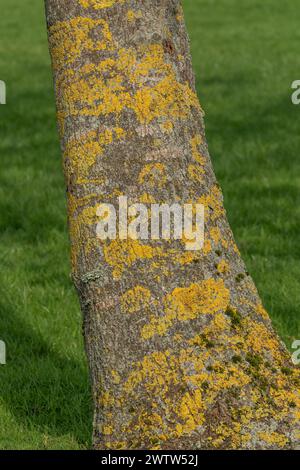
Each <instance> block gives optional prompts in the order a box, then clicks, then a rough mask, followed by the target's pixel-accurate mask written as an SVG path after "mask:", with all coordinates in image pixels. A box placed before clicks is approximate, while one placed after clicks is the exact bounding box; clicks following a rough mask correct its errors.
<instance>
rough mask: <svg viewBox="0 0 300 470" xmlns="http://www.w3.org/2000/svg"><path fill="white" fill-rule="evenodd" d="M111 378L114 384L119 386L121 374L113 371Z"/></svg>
mask: <svg viewBox="0 0 300 470" xmlns="http://www.w3.org/2000/svg"><path fill="white" fill-rule="evenodd" d="M111 376H112V380H113V383H114V384H119V383H120V382H121V377H120V374H119V373H118V372H117V371H116V370H112V371H111Z"/></svg>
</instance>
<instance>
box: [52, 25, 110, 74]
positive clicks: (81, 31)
mask: <svg viewBox="0 0 300 470" xmlns="http://www.w3.org/2000/svg"><path fill="white" fill-rule="evenodd" d="M93 32H94V33H95V34H94V36H95V38H94V39H93V35H92V33H93ZM100 32H101V34H99V33H100ZM111 39H112V38H111V33H110V30H109V27H108V24H107V22H106V21H104V20H102V19H99V20H95V19H92V18H84V17H77V18H72V19H70V20H67V21H59V22H57V23H55V24H54V25H53V26H50V28H49V42H50V47H51V55H52V62H53V67H54V69H55V70H57V69H63V68H65V67H66V65H70V64H72V63H74V62H75V61H76V59H78V58H79V57H80V56H81V54H82V53H83V52H85V51H86V52H99V51H101V50H104V49H110V48H111Z"/></svg>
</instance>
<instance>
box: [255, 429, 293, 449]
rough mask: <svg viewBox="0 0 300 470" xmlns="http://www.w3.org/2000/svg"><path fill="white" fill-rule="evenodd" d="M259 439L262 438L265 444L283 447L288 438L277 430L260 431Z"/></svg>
mask: <svg viewBox="0 0 300 470" xmlns="http://www.w3.org/2000/svg"><path fill="white" fill-rule="evenodd" d="M258 436H259V438H260V439H262V440H263V441H264V442H266V443H267V444H271V445H272V444H273V445H274V448H276V447H284V446H285V445H286V444H287V442H288V439H287V437H286V436H285V435H284V434H280V433H278V432H271V433H270V432H260V433H258Z"/></svg>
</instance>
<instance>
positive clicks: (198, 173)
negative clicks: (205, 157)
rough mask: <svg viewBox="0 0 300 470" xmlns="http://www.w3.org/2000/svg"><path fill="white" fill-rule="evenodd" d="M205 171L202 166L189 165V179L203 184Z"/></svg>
mask: <svg viewBox="0 0 300 470" xmlns="http://www.w3.org/2000/svg"><path fill="white" fill-rule="evenodd" d="M204 173H205V172H204V169H203V168H202V167H201V166H200V165H192V164H191V165H189V166H188V174H189V177H190V178H191V179H192V180H193V181H195V182H196V183H203V175H204Z"/></svg>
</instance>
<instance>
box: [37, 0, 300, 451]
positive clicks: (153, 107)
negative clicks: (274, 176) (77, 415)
mask: <svg viewBox="0 0 300 470" xmlns="http://www.w3.org/2000/svg"><path fill="white" fill-rule="evenodd" d="M45 3H46V15H47V24H48V35H49V48H50V53H51V57H52V65H53V74H54V82H55V90H56V105H57V117H58V123H59V131H60V138H61V146H62V152H63V161H64V171H65V179H66V186H67V196H68V220H69V230H70V239H71V252H72V269H73V278H74V283H75V285H76V288H77V291H78V294H79V298H80V303H81V308H82V312H83V317H84V336H85V344H86V351H87V357H88V361H89V366H90V373H91V379H92V390H93V397H94V404H95V414H94V447H95V448H96V449H272V448H275V449H276V448H281V449H290V448H297V446H298V445H299V438H300V430H299V418H300V397H299V392H298V388H299V383H300V377H299V370H297V369H295V368H292V367H291V366H290V363H291V360H290V355H289V353H288V352H287V350H286V348H285V346H284V345H283V344H282V343H281V341H280V340H279V338H278V336H277V335H276V333H275V332H274V331H273V328H272V325H271V322H270V319H269V317H268V314H267V313H266V311H265V310H264V308H263V306H262V304H261V300H260V298H259V295H258V293H257V290H256V288H255V286H254V283H253V281H252V279H251V277H250V276H249V273H248V272H247V270H246V268H245V266H244V263H243V261H242V259H241V257H240V254H239V251H238V248H237V246H236V244H235V242H234V239H233V236H232V233H231V230H230V227H229V224H228V221H227V218H226V214H225V210H224V207H223V200H222V194H221V191H220V188H219V185H218V183H217V181H216V178H215V176H214V172H213V168H212V165H211V161H210V157H209V154H208V149H207V143H206V139H205V131H204V123H203V112H202V109H201V107H200V105H199V102H198V99H197V96H196V91H195V82H194V75H193V72H192V66H191V58H190V52H189V42H188V37H187V33H186V28H185V25H184V18H183V11H182V7H181V5H180V1H179V0H64V1H59V0H46V1H45ZM204 47H205V45H204ZM120 195H126V196H128V199H129V201H130V202H131V203H137V202H143V203H145V204H149V203H154V202H156V203H168V204H172V203H174V202H178V203H180V204H184V203H188V202H193V203H202V204H204V206H205V242H204V247H203V249H202V250H200V251H186V250H185V246H184V243H183V242H182V241H180V240H178V241H164V240H156V241H153V240H152V241H147V242H145V241H144V242H143V241H139V240H130V239H128V240H121V239H119V238H118V239H116V240H112V241H110V240H106V241H101V240H99V239H97V236H96V224H97V214H96V211H97V207H98V205H99V203H111V204H114V205H115V206H117V205H118V197H119V196H120Z"/></svg>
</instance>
